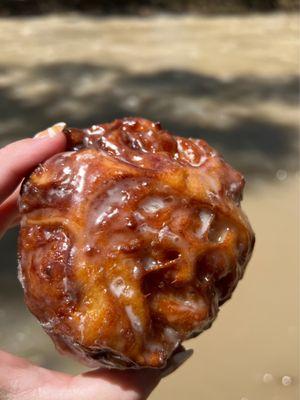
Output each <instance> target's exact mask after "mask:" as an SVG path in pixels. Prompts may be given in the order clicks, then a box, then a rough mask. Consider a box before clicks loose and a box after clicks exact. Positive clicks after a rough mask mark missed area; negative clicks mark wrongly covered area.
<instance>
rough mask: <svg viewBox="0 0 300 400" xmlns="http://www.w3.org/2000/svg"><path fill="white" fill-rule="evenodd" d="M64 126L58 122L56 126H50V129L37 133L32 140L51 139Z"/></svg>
mask: <svg viewBox="0 0 300 400" xmlns="http://www.w3.org/2000/svg"><path fill="white" fill-rule="evenodd" d="M65 126H66V124H65V123H64V122H58V123H57V124H55V125H53V126H51V127H50V128H48V129H46V130H44V131H42V132H39V133H37V134H36V135H35V136H34V139H43V138H53V137H55V136H56V135H58V134H59V133H61V131H62V130H63V129H64V127H65Z"/></svg>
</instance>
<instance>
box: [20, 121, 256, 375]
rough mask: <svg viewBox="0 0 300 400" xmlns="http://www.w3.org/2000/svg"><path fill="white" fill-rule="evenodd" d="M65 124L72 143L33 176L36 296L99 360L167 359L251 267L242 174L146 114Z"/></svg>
mask: <svg viewBox="0 0 300 400" xmlns="http://www.w3.org/2000/svg"><path fill="white" fill-rule="evenodd" d="M65 134H66V135H67V138H68V147H69V149H68V150H69V151H68V152H65V153H62V154H58V155H56V156H54V157H52V158H51V159H50V160H48V161H46V162H45V163H44V164H42V165H40V166H39V167H38V168H37V169H36V170H35V171H34V172H33V173H32V174H31V176H30V177H29V179H27V181H26V182H25V183H24V185H23V188H22V195H21V200H20V211H21V214H22V222H21V231H20V243H19V251H20V269H19V273H20V279H21V282H22V284H23V287H24V291H25V298H26V303H27V305H28V307H29V309H30V310H31V311H32V313H33V314H34V315H35V316H36V317H37V318H38V319H39V320H40V321H41V323H42V325H43V327H44V329H45V330H46V331H47V332H48V333H49V334H50V336H51V337H52V338H53V340H54V342H55V343H56V345H57V347H58V348H59V349H60V350H62V351H64V352H67V353H73V354H74V355H76V356H77V357H78V358H80V359H81V360H83V361H85V362H87V363H89V364H90V365H107V366H112V367H119V368H127V367H129V368H138V367H144V366H148V367H163V366H164V365H165V364H166V361H167V359H168V358H169V357H170V355H171V354H172V353H173V352H174V350H175V349H176V348H177V347H178V345H179V344H180V343H181V342H182V341H183V340H185V339H188V338H190V337H193V336H196V335H197V334H199V333H200V332H201V331H203V330H204V329H206V328H208V327H209V326H210V324H211V323H212V321H213V320H214V318H215V317H216V314H217V311H218V306H219V304H221V303H222V302H224V301H225V300H227V299H228V298H229V297H230V296H231V293H232V291H233V289H234V288H235V286H236V284H237V282H238V280H239V279H240V278H241V277H242V275H243V272H244V269H245V266H246V264H247V262H248V260H249V257H250V255H251V252H252V248H253V243H254V235H253V232H252V230H251V227H250V225H249V223H248V221H247V218H246V217H245V215H244V214H243V212H242V211H241V209H240V205H239V202H240V199H241V196H242V189H243V186H244V180H243V177H242V176H241V175H240V174H239V173H238V172H236V171H235V170H233V169H232V168H231V167H230V166H229V165H228V164H226V163H225V162H224V160H223V159H222V158H221V157H220V156H219V155H218V154H217V153H216V152H215V150H213V149H212V148H211V147H209V146H208V145H207V143H205V142H204V141H203V140H194V139H185V138H181V137H175V136H171V135H170V134H169V133H168V132H167V131H165V130H163V129H162V128H161V126H160V124H159V123H152V122H151V121H147V120H143V119H139V118H126V119H123V120H116V121H114V122H113V123H111V124H103V125H97V126H93V127H91V128H90V129H86V130H78V129H73V128H70V129H65Z"/></svg>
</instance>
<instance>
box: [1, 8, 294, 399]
mask: <svg viewBox="0 0 300 400" xmlns="http://www.w3.org/2000/svg"><path fill="white" fill-rule="evenodd" d="M298 41H299V29H298V16H297V15H293V14H289V15H284V14H276V15H275V14H274V15H269V16H260V15H254V16H251V17H238V16H235V17H196V16H181V17H178V16H177V17H175V16H168V15H161V16H156V17H151V18H145V19H142V18H138V19H137V18H126V19H125V18H115V17H114V18H108V19H104V18H102V19H101V18H92V17H87V16H78V15H75V14H74V15H72V14H70V15H61V16H56V15H50V16H43V17H35V18H18V19H1V20H0V47H1V53H0V93H1V95H0V96H1V97H0V144H1V145H4V144H6V143H8V142H10V141H12V140H14V139H17V138H22V137H25V136H27V135H32V134H33V133H34V132H36V131H38V130H39V129H42V128H43V127H45V126H48V125H50V124H52V123H53V122H57V121H61V120H62V121H66V122H67V123H68V124H70V125H73V126H86V125H89V124H91V123H93V122H99V121H109V120H112V119H113V118H116V117H120V116H125V115H139V116H144V117H148V118H151V119H154V120H160V121H161V122H162V123H163V125H164V126H165V127H166V128H168V129H170V130H172V131H173V132H175V133H177V134H183V135H186V136H194V137H203V138H205V139H207V140H208V141H209V143H211V144H212V145H214V146H215V147H216V148H218V149H219V150H220V151H221V152H222V153H223V154H224V156H225V158H226V159H227V160H229V161H230V162H231V163H232V164H233V165H234V166H235V167H236V168H238V169H240V170H242V171H243V172H244V174H245V176H246V179H247V189H246V193H245V199H244V202H243V207H244V209H245V211H246V212H247V214H248V216H249V219H250V221H251V222H252V225H253V228H254V230H255V232H256V235H257V244H256V248H255V252H254V256H253V258H252V260H251V262H250V264H249V267H248V270H247V272H246V274H245V277H244V279H243V280H242V282H241V283H240V285H239V286H238V288H237V290H236V292H235V294H234V296H233V298H232V299H231V300H230V301H229V302H228V303H226V304H225V305H224V306H222V308H221V310H220V313H219V316H218V318H217V320H216V322H215V324H214V325H213V327H212V328H211V329H209V330H208V331H207V332H205V333H203V334H202V335H201V336H200V337H198V338H196V339H193V340H191V341H189V342H187V343H186V347H187V348H193V349H194V355H193V357H192V358H191V359H190V360H188V361H187V362H186V363H185V365H184V366H183V367H182V368H180V369H179V370H178V371H176V372H175V373H174V374H173V375H171V376H169V377H168V378H166V379H165V380H164V381H163V382H162V383H161V384H160V385H159V387H158V388H157V389H156V390H155V391H154V393H153V394H152V396H151V397H150V398H151V399H152V400H156V399H157V400H158V399H169V398H170V399H174V400H176V399H178V400H179V399H182V398H188V399H191V400H194V399H195V400H196V399H197V400H198V399H205V400H219V399H222V400H235V399H237V400H242V399H243V400H246V399H247V400H252V399H255V400H257V399H264V400H281V399H283V400H295V399H297V398H298V397H297V396H298V395H299V391H298V390H299V389H298V381H299V365H298V355H299V342H298V338H299V316H298V315H299V314H298V312H299V296H298V289H299V287H298V286H299V279H298V278H299V273H298V264H299V243H300V241H299V147H298V146H299V136H298V131H299V122H298V121H299V112H298V103H299V98H298V96H299V87H298V86H299V81H298V74H299V59H298V57H299V55H298V45H297V43H298ZM16 235H17V233H16V231H11V232H9V233H8V234H7V235H6V237H5V238H4V239H3V240H2V242H1V243H0V251H1V257H2V263H1V269H2V277H1V281H0V325H1V329H0V346H1V347H2V348H4V349H6V350H8V351H11V352H13V353H15V354H18V355H21V356H24V357H26V358H28V359H30V360H33V361H34V362H36V363H38V364H40V365H43V366H46V367H49V368H55V369H58V370H61V371H68V372H71V373H76V372H79V371H82V370H83V368H82V367H81V366H80V365H79V364H77V363H76V362H74V361H72V360H69V359H68V358H66V357H62V356H60V355H58V354H57V353H56V351H55V350H54V348H53V345H52V343H51V342H50V340H49V339H48V337H47V336H46V335H45V334H44V333H43V332H42V329H41V328H40V327H39V325H38V324H37V322H36V321H35V319H34V318H33V317H32V316H31V315H30V314H29V313H28V312H27V311H26V308H25V306H24V304H23V300H22V292H21V290H20V287H19V284H18V282H17V279H16ZM287 377H288V378H287Z"/></svg>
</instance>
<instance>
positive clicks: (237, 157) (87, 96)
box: [0, 63, 299, 181]
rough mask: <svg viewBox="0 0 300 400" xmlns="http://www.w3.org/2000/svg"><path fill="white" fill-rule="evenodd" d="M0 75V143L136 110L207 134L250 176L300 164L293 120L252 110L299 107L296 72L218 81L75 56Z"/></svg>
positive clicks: (189, 132)
mask: <svg viewBox="0 0 300 400" xmlns="http://www.w3.org/2000/svg"><path fill="white" fill-rule="evenodd" d="M0 74H1V76H2V77H7V78H8V79H7V84H3V85H2V88H0V99H1V100H0V114H1V122H0V129H1V136H0V138H1V144H4V143H6V142H9V141H11V140H13V139H16V138H21V137H24V136H26V135H30V134H32V132H36V131H38V130H39V129H42V128H44V127H45V126H47V125H49V124H51V123H53V122H55V121H60V120H62V121H66V122H67V123H68V124H70V125H73V126H79V127H84V126H89V125H90V124H91V123H97V122H104V121H110V120H113V119H114V118H118V117H123V116H128V115H137V116H143V117H146V118H150V119H153V120H160V121H161V122H162V124H163V126H164V127H165V128H167V129H169V130H171V131H172V132H174V133H176V134H180V135H185V136H192V137H202V138H204V139H206V140H207V141H208V142H209V143H210V144H211V145H213V146H215V147H216V148H217V149H218V150H220V151H221V152H222V153H223V154H224V156H225V158H226V159H227V160H228V161H229V162H231V163H232V164H233V165H234V166H235V167H236V168H238V169H240V170H241V171H242V172H243V173H244V174H245V175H246V178H248V179H250V181H251V179H252V178H256V177H259V178H263V179H264V178H265V179H268V178H274V176H275V174H276V171H277V170H278V169H285V170H287V171H295V170H297V169H298V167H299V165H298V149H297V146H296V142H297V127H295V124H294V125H293V124H290V125H288V124H282V123H277V122H275V121H274V119H273V120H272V121H271V120H268V119H266V118H263V117H261V116H259V115H258V114H257V113H255V112H253V115H252V113H251V112H249V109H250V110H251V107H255V106H256V105H257V104H263V105H266V104H269V103H270V104H279V105H281V104H282V105H288V106H296V105H297V103H298V93H299V80H298V77H297V76H289V77H285V78H282V79H277V80H274V79H262V78H257V77H251V76H249V77H237V78H233V79H230V80H228V79H227V80H221V79H219V78H217V77H213V76H208V75H203V74H196V73H192V72H188V71H183V70H167V71H158V72H154V73H145V74H132V73H129V72H127V71H125V70H122V69H120V68H115V67H111V66H98V65H91V64H72V63H62V64H53V65H44V66H38V67H33V68H28V69H20V68H18V67H14V66H9V67H5V68H4V67H2V70H1V71H0ZM14 77H15V78H14ZM4 82H5V79H4ZM236 110H240V111H241V112H236ZM247 110H248V111H247ZM245 111H246V112H245Z"/></svg>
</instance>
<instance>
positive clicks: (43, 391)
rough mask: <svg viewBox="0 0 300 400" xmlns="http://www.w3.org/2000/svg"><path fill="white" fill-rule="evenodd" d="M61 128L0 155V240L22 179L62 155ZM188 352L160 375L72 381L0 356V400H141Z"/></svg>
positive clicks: (104, 374)
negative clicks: (56, 155) (44, 162)
mask: <svg viewBox="0 0 300 400" xmlns="http://www.w3.org/2000/svg"><path fill="white" fill-rule="evenodd" d="M63 127H64V124H56V125H54V126H53V127H52V128H49V129H47V130H46V131H43V132H41V133H39V134H38V135H36V136H35V137H34V138H33V139H24V140H20V141H18V142H15V143H12V144H10V145H8V146H6V147H4V148H2V149H0V165H1V169H0V237H2V235H3V234H4V233H5V232H6V231H7V230H8V229H9V228H10V227H12V226H14V225H16V224H17V223H18V220H19V214H18V205H17V201H18V196H19V188H20V184H21V182H22V179H23V178H24V176H26V175H28V174H29V173H30V172H31V171H32V170H33V169H34V168H35V167H36V166H37V165H38V164H39V163H40V162H42V161H44V160H46V159H47V158H49V157H51V156H52V155H54V154H55V153H58V152H61V151H64V149H65V146H66V139H65V136H64V134H63V133H62V129H63ZM190 355H191V351H186V352H178V353H177V354H176V355H175V356H173V358H172V360H171V362H170V363H169V365H168V367H167V368H166V369H165V370H164V371H160V370H151V369H144V370H140V371H130V370H129V371H117V370H105V369H102V370H96V371H91V372H87V373H83V374H80V375H78V376H71V375H68V374H64V373H60V372H56V371H50V370H47V369H45V368H41V367H38V366H35V365H33V364H31V363H29V362H28V361H26V360H24V359H22V358H19V357H15V356H13V355H11V354H8V353H5V352H3V351H0V399H5V400H54V399H55V400H102V399H103V400H104V399H105V400H120V399H122V400H143V399H146V398H147V397H148V395H149V394H150V393H151V391H152V390H153V389H154V388H155V386H156V385H157V384H158V383H159V381H160V379H161V378H162V377H163V376H166V375H167V374H169V373H170V372H173V371H174V370H175V369H176V368H177V367H178V366H179V365H181V364H182V363H183V362H184V361H185V360H186V359H187V358H188V357H189V356H190Z"/></svg>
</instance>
